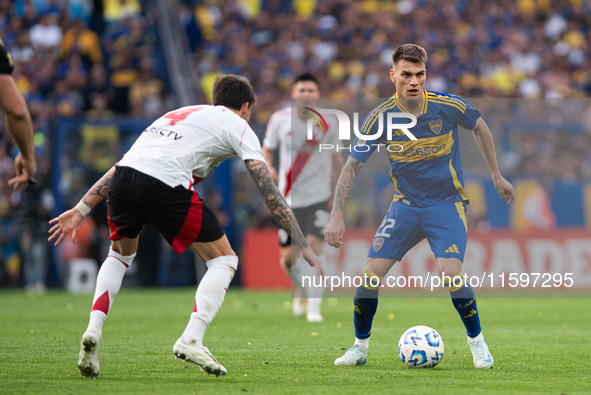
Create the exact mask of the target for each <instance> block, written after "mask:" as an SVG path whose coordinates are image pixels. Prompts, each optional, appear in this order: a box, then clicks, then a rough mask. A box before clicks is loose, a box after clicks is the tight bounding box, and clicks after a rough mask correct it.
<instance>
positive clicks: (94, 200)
mask: <svg viewBox="0 0 591 395" xmlns="http://www.w3.org/2000/svg"><path fill="white" fill-rule="evenodd" d="M113 174H115V166H113V167H111V169H109V171H107V172H106V173H105V174H104V175H103V176H102V177H101V178H100V180H98V181H97V182H95V183H94V185H93V186H92V187H91V188H90V189H89V190H88V192H86V195H84V197H83V198H82V201H83V202H84V203H86V205H87V206H88V207H90V208H94V207H95V206H96V205H97V204H98V203H99V202H100V201H101V200H103V199H104V198H106V197H107V189H108V188H109V184H110V183H111V178H113Z"/></svg>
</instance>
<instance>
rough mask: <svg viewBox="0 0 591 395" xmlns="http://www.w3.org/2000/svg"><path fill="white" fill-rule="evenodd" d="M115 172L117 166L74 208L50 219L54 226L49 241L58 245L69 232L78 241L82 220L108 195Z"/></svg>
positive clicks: (50, 231) (50, 230) (73, 239)
mask: <svg viewBox="0 0 591 395" xmlns="http://www.w3.org/2000/svg"><path fill="white" fill-rule="evenodd" d="M113 174H115V166H113V167H112V168H111V169H109V171H107V172H106V173H105V174H104V175H103V176H102V177H101V178H100V180H98V181H97V182H96V183H95V184H94V185H93V186H92V187H91V188H90V189H89V190H88V192H86V194H85V195H84V197H83V198H82V200H81V201H80V202H79V203H78V204H77V205H76V206H75V207H73V208H71V209H69V210H68V211H66V212H64V213H62V214H60V216H59V217H56V218H53V219H52V220H50V221H49V224H50V225H52V227H51V228H50V229H49V238H48V239H47V240H48V241H49V242H53V241H55V245H56V246H58V245H60V244H61V242H62V241H64V239H65V238H66V236H67V235H68V234H71V235H72V241H73V242H76V235H77V234H78V230H79V229H80V224H81V223H82V220H83V219H84V217H85V216H86V215H88V213H90V211H91V210H92V209H93V208H94V207H95V206H96V205H97V204H98V203H99V202H100V201H101V200H103V199H104V198H105V197H106V196H107V189H108V187H109V184H110V183H111V179H112V178H113Z"/></svg>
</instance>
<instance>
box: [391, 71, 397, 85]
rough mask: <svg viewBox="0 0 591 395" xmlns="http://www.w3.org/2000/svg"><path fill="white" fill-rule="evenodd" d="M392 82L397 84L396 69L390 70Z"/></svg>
mask: <svg viewBox="0 0 591 395" xmlns="http://www.w3.org/2000/svg"><path fill="white" fill-rule="evenodd" d="M390 81H392V82H393V83H396V72H395V71H394V69H390Z"/></svg>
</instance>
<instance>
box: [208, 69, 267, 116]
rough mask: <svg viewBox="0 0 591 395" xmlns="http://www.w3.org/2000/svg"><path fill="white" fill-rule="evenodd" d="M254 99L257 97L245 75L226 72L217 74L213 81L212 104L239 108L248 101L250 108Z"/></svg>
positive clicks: (254, 101)
mask: <svg viewBox="0 0 591 395" xmlns="http://www.w3.org/2000/svg"><path fill="white" fill-rule="evenodd" d="M256 101H257V97H256V95H255V94H254V90H253V89H252V85H250V82H248V80H247V79H246V77H242V76H239V75H235V74H228V75H224V76H218V77H217V78H216V79H215V82H214V83H213V105H214V106H218V105H219V106H226V107H228V108H232V109H234V110H240V107H242V105H243V104H244V103H249V108H252V106H254V104H255V103H256Z"/></svg>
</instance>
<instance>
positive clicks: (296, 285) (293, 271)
mask: <svg viewBox="0 0 591 395" xmlns="http://www.w3.org/2000/svg"><path fill="white" fill-rule="evenodd" d="M294 258H295V257H293V256H292V260H291V262H292V264H291V266H287V265H285V264H284V265H283V267H285V270H286V271H287V274H288V275H289V277H290V278H291V282H292V285H293V287H292V289H293V291H292V297H293V298H300V299H303V298H305V297H306V295H305V290H304V288H302V267H301V265H298V259H297V258H296V259H294Z"/></svg>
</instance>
